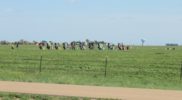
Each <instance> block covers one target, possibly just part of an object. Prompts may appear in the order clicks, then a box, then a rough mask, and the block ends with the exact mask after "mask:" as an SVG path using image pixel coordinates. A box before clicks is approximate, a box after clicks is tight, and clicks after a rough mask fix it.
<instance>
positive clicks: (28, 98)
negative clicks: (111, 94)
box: [0, 93, 114, 100]
mask: <svg viewBox="0 0 182 100" xmlns="http://www.w3.org/2000/svg"><path fill="white" fill-rule="evenodd" d="M0 100H114V99H101V98H85V97H65V96H47V95H34V94H20V93H16V94H15V93H0Z"/></svg>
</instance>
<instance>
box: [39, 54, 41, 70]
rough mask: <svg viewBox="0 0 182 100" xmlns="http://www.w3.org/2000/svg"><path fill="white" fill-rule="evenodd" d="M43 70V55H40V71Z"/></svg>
mask: <svg viewBox="0 0 182 100" xmlns="http://www.w3.org/2000/svg"><path fill="white" fill-rule="evenodd" d="M41 71H42V56H40V66H39V72H41Z"/></svg>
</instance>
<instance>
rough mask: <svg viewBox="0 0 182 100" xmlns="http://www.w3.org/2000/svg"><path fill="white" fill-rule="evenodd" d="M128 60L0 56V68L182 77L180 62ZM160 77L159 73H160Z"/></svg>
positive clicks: (26, 70) (107, 74) (27, 70)
mask: <svg viewBox="0 0 182 100" xmlns="http://www.w3.org/2000/svg"><path fill="white" fill-rule="evenodd" d="M129 60H131V63H130V61H128V62H125V61H122V59H121V60H113V59H109V58H108V57H105V58H100V59H99V60H98V59H69V58H67V57H60V58H51V57H44V56H40V57H35V58H29V57H23V56H22V57H13V58H8V59H3V58H0V70H12V71H22V72H27V73H28V72H29V73H37V72H39V73H41V72H50V73H51V72H52V73H54V71H60V72H66V73H68V74H92V75H100V76H104V77H107V76H121V75H126V74H127V75H128V74H129V75H151V76H153V75H166V76H170V77H180V78H179V79H180V80H182V62H181V63H161V62H160V63H159V62H152V63H140V62H137V61H134V60H132V59H129ZM159 77H160V76H159Z"/></svg>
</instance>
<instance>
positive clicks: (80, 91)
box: [0, 81, 182, 100]
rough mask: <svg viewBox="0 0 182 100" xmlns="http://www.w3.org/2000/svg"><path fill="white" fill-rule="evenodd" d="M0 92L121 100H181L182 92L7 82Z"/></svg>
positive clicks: (2, 85) (1, 85)
mask: <svg viewBox="0 0 182 100" xmlns="http://www.w3.org/2000/svg"><path fill="white" fill-rule="evenodd" d="M0 91H1V92H16V93H31V94H46V95H58V96H78V97H92V98H113V99H122V100H182V91H170V90H168V91H165V90H153V89H136V88H119V87H97V86H79V85H60V84H44V83H25V82H7V81H0Z"/></svg>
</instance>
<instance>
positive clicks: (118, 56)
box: [0, 45, 182, 90]
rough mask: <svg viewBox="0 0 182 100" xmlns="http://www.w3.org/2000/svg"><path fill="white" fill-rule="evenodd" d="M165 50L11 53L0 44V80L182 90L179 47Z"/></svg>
mask: <svg viewBox="0 0 182 100" xmlns="http://www.w3.org/2000/svg"><path fill="white" fill-rule="evenodd" d="M165 48H166V47H154V46H146V47H132V48H131V49H130V50H129V51H109V50H105V51H99V50H85V51H80V50H76V51H74V50H67V51H63V50H58V51H57V50H45V51H41V50H39V48H38V47H36V46H20V48H18V49H15V50H11V49H10V46H2V45H0V80H11V81H25V82H45V83H59V84H79V85H97V86H119V87H137V88H158V89H175V90H182V81H180V64H181V61H182V47H176V50H166V49H165ZM40 56H42V57H43V59H42V68H41V72H39V68H40V67H39V66H40ZM106 57H108V65H107V73H106V77H105V59H106Z"/></svg>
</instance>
